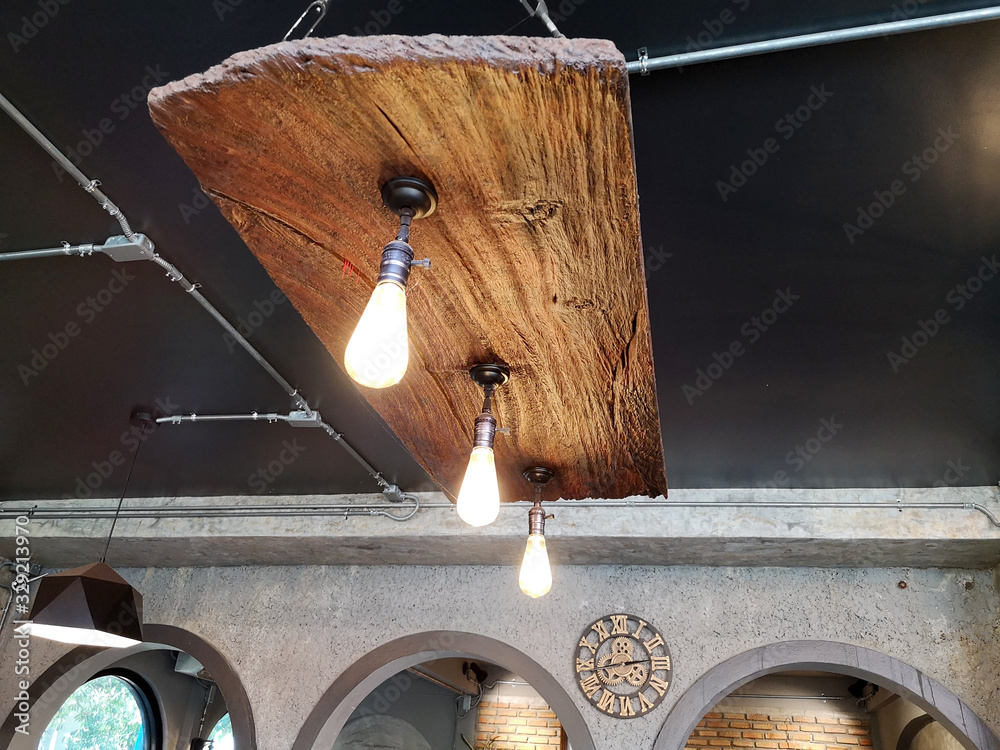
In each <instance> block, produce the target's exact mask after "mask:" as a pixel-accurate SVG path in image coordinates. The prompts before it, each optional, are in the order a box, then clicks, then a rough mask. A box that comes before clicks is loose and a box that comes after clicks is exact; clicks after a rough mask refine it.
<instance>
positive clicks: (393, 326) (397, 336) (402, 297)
mask: <svg viewBox="0 0 1000 750" xmlns="http://www.w3.org/2000/svg"><path fill="white" fill-rule="evenodd" d="M382 202H383V203H384V204H385V207H386V208H388V209H389V210H390V211H392V212H393V213H394V214H396V215H397V216H398V217H399V232H398V233H397V234H396V239H394V240H393V241H392V242H390V243H389V244H387V245H386V246H385V247H384V248H383V249H382V264H381V266H380V267H379V273H378V279H377V280H376V282H375V291H373V292H372V296H371V299H370V300H368V305H367V307H365V311H364V312H363V313H362V314H361V319H360V320H359V321H358V325H357V327H356V328H355V329H354V333H353V334H352V335H351V340H350V341H349V342H347V351H346V352H345V353H344V367H345V368H346V369H347V374H348V375H350V376H351V377H352V378H353V379H354V380H355V381H357V382H358V383H360V384H361V385H365V386H368V387H369V388H387V387H389V386H390V385H395V384H396V383H398V382H399V381H400V380H401V379H402V377H403V375H404V373H405V372H406V366H407V364H408V363H409V359H410V343H409V339H408V337H407V335H406V282H407V279H409V276H410V268H411V266H417V265H419V266H425V267H429V266H430V261H429V260H422V261H414V260H413V248H412V247H410V244H409V239H410V222H411V221H412V220H413V219H420V218H423V217H424V216H429V215H430V214H432V213H434V209H435V207H437V193H436V192H435V191H434V186H433V185H431V184H430V183H429V182H426V181H424V180H421V179H418V178H416V177H396V178H394V179H391V180H389V181H388V182H387V183H385V185H383V186H382Z"/></svg>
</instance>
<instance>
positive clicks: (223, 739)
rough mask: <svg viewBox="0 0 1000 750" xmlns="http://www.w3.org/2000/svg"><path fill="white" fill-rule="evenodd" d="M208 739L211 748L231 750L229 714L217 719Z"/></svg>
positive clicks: (231, 724)
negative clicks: (217, 721) (210, 742)
mask: <svg viewBox="0 0 1000 750" xmlns="http://www.w3.org/2000/svg"><path fill="white" fill-rule="evenodd" d="M208 739H210V740H211V741H212V750H233V748H234V744H233V723H232V721H231V720H230V718H229V714H226V715H225V716H223V717H222V718H221V719H219V723H218V724H216V725H215V729H213V730H212V734H210V735H209V736H208Z"/></svg>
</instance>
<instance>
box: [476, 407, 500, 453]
mask: <svg viewBox="0 0 1000 750" xmlns="http://www.w3.org/2000/svg"><path fill="white" fill-rule="evenodd" d="M496 433H497V420H496V418H495V417H494V416H493V415H492V414H488V413H486V412H483V413H482V414H480V415H479V416H478V417H476V432H475V436H474V437H473V439H472V447H473V448H492V447H493V441H494V440H495V439H496Z"/></svg>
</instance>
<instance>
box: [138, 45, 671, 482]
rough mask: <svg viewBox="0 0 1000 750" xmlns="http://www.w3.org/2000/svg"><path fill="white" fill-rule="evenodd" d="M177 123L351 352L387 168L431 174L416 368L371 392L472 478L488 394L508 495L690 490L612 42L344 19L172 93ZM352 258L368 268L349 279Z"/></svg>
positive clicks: (323, 327) (422, 445)
mask: <svg viewBox="0 0 1000 750" xmlns="http://www.w3.org/2000/svg"><path fill="white" fill-rule="evenodd" d="M149 106H150V111H151V112H152V115H153V120H154V122H155V123H156V125H157V127H158V128H159V129H160V131H161V132H162V133H163V134H164V136H165V137H166V138H167V140H168V141H169V142H170V143H171V144H172V145H173V146H174V148H175V149H176V150H177V151H178V153H179V154H180V155H181V156H182V157H183V158H184V160H185V161H186V162H187V164H188V165H189V166H190V167H191V169H192V170H193V171H194V173H195V174H196V175H197V177H198V179H199V180H200V181H201V184H202V187H203V189H204V190H205V192H206V193H207V194H208V195H209V196H211V198H212V200H213V201H215V203H216V205H217V206H218V207H219V209H220V210H221V211H222V213H223V214H224V215H225V216H226V218H228V219H229V221H230V222H231V223H232V224H233V226H234V227H235V228H236V229H237V231H238V232H239V233H240V235H241V236H242V238H243V239H244V241H245V242H246V243H247V245H248V246H249V247H250V249H251V250H252V251H253V252H254V254H255V255H256V256H257V258H258V259H259V260H260V262H261V263H262V264H263V266H264V268H266V269H267V271H268V273H269V274H270V275H271V278H272V279H274V281H275V283H276V284H277V285H278V286H279V287H280V288H281V289H282V290H283V291H284V292H285V293H286V294H287V295H288V297H289V299H290V300H291V301H292V303H293V304H294V305H295V307H296V309H298V311H299V312H300V313H301V315H302V317H303V318H304V319H305V320H306V322H307V323H308V324H309V325H310V326H311V327H312V330H313V331H314V332H315V333H316V335H317V336H318V337H319V338H320V340H321V341H322V342H323V343H324V344H325V345H326V347H327V349H328V350H329V351H330V353H331V354H332V355H333V357H334V359H336V360H337V362H338V363H340V364H341V365H343V355H344V349H345V347H346V345H347V341H348V339H349V338H350V335H351V333H352V332H353V330H354V326H355V325H356V323H357V320H358V318H359V317H360V315H361V312H362V310H363V309H364V306H365V304H366V303H367V300H368V297H369V295H370V294H371V291H372V288H373V285H374V279H375V276H376V275H377V273H378V266H379V257H380V252H381V249H382V246H383V244H384V243H385V242H387V241H388V240H390V239H392V237H393V236H394V233H395V231H396V227H397V220H396V218H395V217H394V216H393V215H392V214H390V213H389V212H388V211H387V210H386V209H385V208H384V207H383V206H382V203H381V198H380V196H379V186H380V185H381V184H382V183H383V182H385V181H386V180H388V179H389V178H392V177H396V176H400V175H413V176H416V177H421V178H424V179H427V180H430V181H431V182H432V183H433V184H434V185H435V187H436V188H437V192H438V195H439V197H440V201H439V204H438V209H437V211H436V212H435V213H434V214H433V215H432V216H430V217H428V218H426V219H421V220H419V221H415V222H414V225H413V228H412V234H411V244H412V245H413V247H414V249H415V253H416V257H417V258H422V257H425V256H426V257H430V258H431V259H432V262H433V268H432V270H430V271H426V270H421V269H414V271H413V274H412V275H411V277H410V285H409V288H408V301H407V304H408V310H409V335H410V346H411V350H410V365H409V370H408V372H407V374H406V376H405V377H404V378H403V380H402V382H401V383H399V384H398V385H396V386H393V387H391V388H388V389H384V390H370V389H362V392H363V395H364V396H365V398H367V399H368V401H369V402H370V403H371V404H372V406H373V407H374V408H375V409H376V410H377V411H378V413H379V414H380V415H381V416H382V417H383V418H384V419H385V421H386V422H387V423H388V424H389V426H390V427H391V428H392V429H393V430H395V432H396V434H397V435H398V436H399V438H400V439H401V440H402V441H403V443H404V444H405V445H406V446H407V448H408V449H409V450H410V451H411V452H412V453H413V455H414V456H415V457H416V459H417V460H418V461H419V462H420V463H421V464H422V465H423V466H424V468H425V469H427V471H428V473H429V474H430V475H431V476H432V477H433V478H434V479H435V480H436V481H438V482H439V483H440V484H441V485H442V486H443V487H444V488H445V489H446V490H447V491H449V492H451V493H455V494H457V492H458V489H459V486H460V484H461V480H462V476H463V475H464V471H465V465H466V463H467V461H468V455H469V452H470V450H471V434H472V422H473V419H474V418H475V416H476V414H477V413H478V411H479V407H480V405H481V403H482V392H481V391H480V390H479V388H478V386H476V385H475V384H474V383H473V382H472V381H471V380H470V379H469V376H468V369H469V367H470V366H472V365H474V364H477V363H481V362H498V363H504V364H507V365H508V366H509V367H510V369H511V380H510V382H509V383H508V384H507V385H505V386H503V387H502V388H500V389H498V391H497V394H496V397H495V399H494V413H495V414H496V415H497V418H498V420H499V422H500V426H501V427H507V428H510V434H509V435H498V437H497V446H496V453H497V466H498V473H499V475H500V483H501V494H502V496H503V498H504V499H505V500H519V499H523V498H526V497H528V496H529V494H530V487H529V485H528V484H527V482H525V480H524V479H523V478H522V477H521V471H522V470H523V469H524V468H525V467H527V466H531V465H535V464H541V465H545V466H549V467H551V468H553V469H554V470H555V471H556V479H555V480H554V482H553V484H554V485H555V486H554V488H553V489H551V490H547V491H546V497H549V496H551V497H557V496H561V497H564V498H583V497H606V498H616V497H627V496H630V495H642V494H649V495H654V496H655V495H660V494H664V493H665V492H666V477H665V475H664V468H663V451H662V447H661V442H660V426H659V418H658V413H657V406H656V389H655V383H654V377H653V360H652V350H651V343H650V336H649V314H648V310H647V306H646V290H645V283H644V277H643V262H642V250H641V245H640V236H639V214H638V195H637V190H636V179H635V168H634V164H633V154H632V140H631V113H630V105H629V95H628V76H627V74H626V71H625V60H624V58H623V57H622V55H621V53H620V52H618V50H617V49H615V47H614V46H613V45H612V44H611V43H610V42H606V41H597V40H580V39H575V40H564V39H532V38H524V37H444V36H428V37H400V36H380V37H345V36H342V37H334V38H331V39H306V40H302V41H298V42H288V43H281V44H276V45H273V46H271V47H265V48H263V49H258V50H252V51H249V52H242V53H240V54H237V55H235V56H234V57H232V58H230V59H229V60H227V61H226V62H224V63H223V64H222V65H220V66H217V67H215V68H212V69H211V70H209V71H208V72H206V73H204V74H200V75H194V76H190V77H188V78H186V79H184V80H182V81H178V82H174V83H171V84H168V85H166V86H163V87H162V88H159V89H155V90H154V91H152V92H151V93H150V97H149ZM345 261H346V262H348V263H349V264H350V265H351V266H352V267H353V268H354V269H357V273H358V274H359V275H360V280H359V279H358V278H354V279H351V278H345V277H344V273H343V271H344V265H345Z"/></svg>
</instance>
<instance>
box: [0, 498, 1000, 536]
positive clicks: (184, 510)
mask: <svg viewBox="0 0 1000 750" xmlns="http://www.w3.org/2000/svg"><path fill="white" fill-rule="evenodd" d="M403 497H404V498H406V499H407V500H410V501H412V502H413V503H414V510H413V511H412V512H411V513H410V515H408V516H406V517H405V518H401V517H399V516H393V515H391V514H389V513H387V512H386V511H389V510H393V509H396V510H398V509H399V505H398V504H395V503H354V504H351V503H348V504H344V503H341V504H323V503H310V504H307V505H281V504H275V503H271V504H261V505H172V506H162V507H159V506H158V507H131V508H123V509H122V512H121V517H122V518H185V517H195V518H223V517H234V518H240V517H258V516H268V517H280V516H341V515H373V516H374V515H386V516H388V517H390V518H394V519H395V520H406V519H408V518H411V517H412V516H413V515H414V514H415V513H416V511H417V509H420V510H425V509H426V510H454V509H455V506H454V504H452V503H448V502H431V503H423V504H422V503H420V502H419V500H418V498H417V496H416V495H413V494H405V495H404V496H403ZM530 506H531V503H529V502H515V503H504V504H503V505H502V507H505V508H513V509H516V510H517V511H518V513H523V509H524V508H525V507H530ZM555 507H556V508H559V510H560V511H566V510H572V509H574V508H643V507H646V508H791V509H810V508H838V509H848V508H864V509H877V510H895V511H897V512H902V511H904V510H975V511H978V512H980V513H982V514H983V515H985V516H986V517H987V518H988V519H989V520H990V523H992V524H993V525H994V526H996V527H998V528H1000V520H998V519H997V517H996V516H995V515H994V514H993V513H992V512H991V511H990V510H989V509H988V508H986V507H984V506H982V505H980V504H979V503H906V504H896V503H876V502H856V503H850V502H832V501H831V502H827V501H814V502H808V501H806V502H769V501H746V502H735V501H727V502H713V501H711V500H702V501H694V500H692V501H680V502H673V501H670V500H646V501H641V500H640V501H631V500H564V501H561V502H559V503H557V504H556V506H555ZM29 510H30V511H31V513H32V517H33V518H38V519H42V520H67V519H73V518H80V517H86V518H112V517H113V516H114V508H106V507H93V506H87V507H77V508H58V507H57V508H51V509H46V508H40V507H38V506H37V505H35V506H32V507H31V508H8V507H6V505H5V506H4V507H0V520H5V519H7V518H9V517H13V516H17V515H18V514H21V513H26V512H28V511H29Z"/></svg>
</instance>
